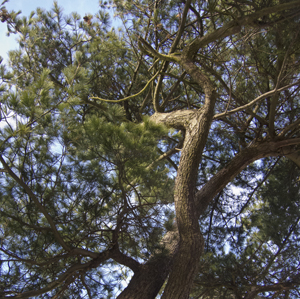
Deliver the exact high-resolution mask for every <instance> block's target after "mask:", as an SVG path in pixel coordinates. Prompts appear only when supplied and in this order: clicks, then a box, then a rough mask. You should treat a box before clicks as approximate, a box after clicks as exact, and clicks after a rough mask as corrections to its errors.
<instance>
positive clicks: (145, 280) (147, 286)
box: [117, 256, 172, 299]
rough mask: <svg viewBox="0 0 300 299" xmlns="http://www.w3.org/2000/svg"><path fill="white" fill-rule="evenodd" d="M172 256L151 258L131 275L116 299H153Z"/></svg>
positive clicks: (162, 281)
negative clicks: (127, 283)
mask: <svg viewBox="0 0 300 299" xmlns="http://www.w3.org/2000/svg"><path fill="white" fill-rule="evenodd" d="M171 262H172V256H161V257H155V258H152V259H151V260H150V261H149V262H147V263H146V264H145V265H142V267H141V268H140V269H139V270H138V271H137V272H136V273H135V274H134V275H133V277H132V279H131V280H130V283H129V285H128V286H127V287H126V289H125V290H124V291H123V292H122V293H121V294H120V295H119V296H118V297H117V298H118V299H141V298H143V299H154V298H155V297H156V295H157V294H158V292H159V290H160V289H161V287H162V286H163V284H164V282H165V281H166V279H167V277H168V275H169V272H170V269H171Z"/></svg>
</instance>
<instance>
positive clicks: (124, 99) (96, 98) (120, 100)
mask: <svg viewBox="0 0 300 299" xmlns="http://www.w3.org/2000/svg"><path fill="white" fill-rule="evenodd" d="M158 75H159V72H157V73H156V74H155V75H154V76H153V77H152V78H151V79H150V80H149V81H148V82H147V84H146V85H145V87H144V88H143V89H142V90H141V91H139V92H138V93H136V94H133V95H131V96H128V97H125V98H123V99H119V100H108V99H102V98H98V97H89V98H90V99H95V100H99V101H102V102H108V103H120V102H123V101H127V100H130V99H133V98H135V97H137V96H139V95H140V94H142V93H143V92H144V91H145V90H146V89H147V87H148V86H149V85H150V83H151V82H152V81H153V80H154V79H155V78H156V77H157V76H158Z"/></svg>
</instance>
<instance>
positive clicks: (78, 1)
mask: <svg viewBox="0 0 300 299" xmlns="http://www.w3.org/2000/svg"><path fill="white" fill-rule="evenodd" d="M2 1H3V0H0V4H1V3H2ZM57 3H58V5H59V6H60V7H62V8H63V9H64V13H65V14H70V13H71V12H73V11H76V12H77V13H78V14H79V15H80V16H82V17H83V16H85V15H87V14H92V15H94V14H95V13H97V12H98V11H99V1H98V0H57ZM5 7H6V9H7V10H8V11H10V10H14V11H19V10H21V11H22V14H21V15H22V16H26V17H28V16H29V14H30V13H31V12H32V11H34V10H36V8H37V7H40V8H44V9H46V10H49V9H51V8H52V7H53V0H9V2H8V3H5ZM6 32H7V27H6V24H5V23H1V22H0V56H1V57H2V58H4V60H5V61H6V60H7V57H8V55H7V52H8V51H9V50H13V49H16V48H17V43H16V38H17V36H16V35H10V36H9V37H7V35H6Z"/></svg>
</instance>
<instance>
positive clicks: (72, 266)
mask: <svg viewBox="0 0 300 299" xmlns="http://www.w3.org/2000/svg"><path fill="white" fill-rule="evenodd" d="M5 2H6V1H4V2H3V3H2V4H1V7H0V12H1V15H0V17H2V18H3V17H5V22H6V24H7V26H8V32H9V33H10V34H12V33H18V38H19V40H18V42H19V46H20V47H19V49H18V50H12V51H10V53H9V66H5V65H4V64H3V61H2V60H1V62H0V101H1V110H0V113H1V115H0V154H1V161H0V164H1V169H0V297H1V298H2V297H3V298H9V297H13V296H18V295H19V294H21V296H22V294H25V295H26V296H29V297H30V298H88V297H89V298H100V297H101V296H102V297H105V298H115V297H116V296H117V293H119V292H120V291H122V290H123V289H124V285H125V282H126V283H127V282H128V281H129V279H130V277H131V276H132V272H131V270H134V269H135V267H136V264H139V265H140V268H139V271H141V272H138V271H137V273H139V274H140V273H142V270H140V269H144V268H145V269H146V266H145V267H144V265H149V264H148V263H147V262H148V261H150V262H152V259H155V258H156V257H157V256H158V257H160V258H161V256H160V255H159V253H161V252H163V253H164V252H165V251H164V250H163V249H164V248H163V244H162V242H161V241H162V238H163V237H164V236H165V235H166V233H170V232H172V231H173V232H174V231H175V227H174V223H175V222H176V215H175V211H174V203H173V195H174V193H173V189H174V184H175V176H176V171H177V169H178V167H179V165H180V153H181V151H182V150H183V149H182V148H183V146H185V145H186V143H185V144H184V145H183V140H184V138H187V137H186V136H187V135H188V134H186V132H185V130H184V129H183V128H182V125H180V126H175V128H167V127H166V126H164V125H162V124H158V123H155V122H153V119H152V118H151V116H152V115H153V114H154V113H155V112H164V113H165V115H167V113H170V114H171V113H173V112H184V113H185V112H186V111H187V110H190V111H193V112H195V111H198V109H201V108H202V107H203V106H204V103H205V97H206V95H205V90H204V89H205V88H204V87H203V86H204V85H203V84H202V83H201V84H200V83H199V80H198V81H197V80H196V79H195V76H192V75H191V74H189V73H188V72H187V71H186V69H184V68H183V67H182V65H180V64H176V63H175V62H169V61H167V62H166V61H163V60H160V59H157V58H156V57H154V56H155V55H145V54H143V53H142V52H141V50H140V49H139V47H138V37H139V36H142V37H143V39H144V40H145V41H146V42H147V43H148V46H150V47H152V48H153V51H157V52H158V53H160V54H170V53H173V54H174V53H176V57H180V54H181V53H182V51H183V50H184V49H186V47H187V45H190V44H191V43H193V42H194V41H195V40H197V39H199V37H202V36H204V37H205V36H208V35H209V34H211V33H214V32H216V31H217V30H218V28H221V27H222V26H224V25H226V24H227V23H228V22H231V21H236V20H241V19H243V18H246V17H247V16H251V15H252V14H254V13H256V12H259V11H261V9H266V8H269V7H272V6H275V5H278V4H280V3H283V1H275V0H274V1H252V2H250V1H237V2H236V1H235V2H233V1H231V2H228V1H223V0H220V1H208V2H207V1H202V0H197V1H192V2H191V5H190V7H189V13H188V14H187V16H186V25H185V26H183V27H182V30H183V32H182V34H181V35H180V36H179V39H178V42H176V40H177V36H178V30H179V28H181V27H180V26H181V22H182V14H183V9H184V7H185V5H184V2H182V1H177V0H176V1H173V0H172V1H148V0H145V1H132V0H130V1H100V8H101V10H100V11H99V12H97V13H95V15H93V16H92V15H89V16H86V17H87V18H84V19H82V18H81V16H80V15H78V14H77V13H73V14H71V15H70V16H64V15H63V13H62V8H60V7H59V6H58V4H57V2H54V6H53V9H52V10H50V11H45V10H43V9H40V8H38V9H37V10H36V11H35V12H32V13H31V14H30V16H29V17H28V18H26V17H22V18H21V17H20V13H16V12H7V11H6V9H5V7H4V4H5ZM287 3H289V1H287ZM297 9H298V8H297ZM111 11H113V12H114V14H115V16H117V17H118V18H119V20H120V21H121V22H122V24H123V28H122V29H119V30H117V29H115V28H112V27H111V24H112V22H111V20H110V18H109V15H110V12H111ZM298 15H299V13H298V10H295V12H294V13H293V12H291V11H284V13H282V12H280V13H279V12H278V13H277V12H276V13H271V14H268V15H265V16H263V17H259V18H258V19H257V20H255V21H253V22H251V23H249V24H246V25H245V26H243V27H242V28H241V30H240V32H239V33H237V34H234V35H231V36H226V37H222V38H218V37H217V38H215V39H214V40H213V41H212V42H210V43H208V44H207V45H205V46H203V47H202V48H201V49H200V50H199V51H198V52H197V53H195V55H194V56H193V57H191V58H190V59H193V65H194V66H196V67H197V68H198V69H199V70H200V71H201V74H202V75H205V76H206V78H208V79H209V80H211V81H212V82H213V83H214V88H215V92H216V94H217V100H216V104H215V109H214V110H215V115H216V117H215V118H214V119H213V122H212V125H211V127H210V132H209V136H208V139H207V140H206V146H205V149H204V152H203V156H202V161H201V165H200V167H199V171H198V174H197V188H198V189H199V190H200V189H201V188H202V187H204V186H205V185H206V184H207V183H209V182H210V180H211V178H212V177H213V176H214V175H216V174H218V173H220V171H221V170H222V169H225V168H226V167H227V166H226V165H228V163H230V161H232V160H233V159H234V158H235V157H237V156H238V155H239V154H241V153H242V152H243V150H245V149H248V148H250V147H251V146H252V145H253V144H255V145H257V146H259V145H260V144H263V143H264V142H269V141H270V140H272V141H273V142H274V143H276V142H283V141H284V140H285V138H286V139H293V140H298V139H297V138H299V120H298V118H299V117H298V116H299V109H300V106H299V103H300V102H299V87H298V85H299V82H298V81H297V80H299V55H300V40H299V38H300V35H299V34H298V33H299V29H298V27H299V19H298ZM270 24H271V25H272V26H270ZM158 72H159V75H158V76H157V77H155V79H153V80H152V81H151V83H150V84H148V85H146V84H147V83H148V82H149V80H150V79H151V78H153V76H154V75H155V74H157V73H158ZM289 84H290V86H289V87H288V88H285V90H284V91H282V92H280V93H277V94H275V95H271V96H265V97H262V99H261V100H259V101H257V102H256V103H255V105H252V106H251V107H250V108H249V107H248V108H245V109H242V110H240V111H238V112H235V113H228V114H227V115H223V116H222V117H220V114H222V113H224V112H230V111H232V110H233V109H236V108H239V107H241V106H244V105H245V104H249V103H251V101H253V100H254V99H255V98H256V97H258V96H261V95H262V94H264V93H266V92H269V91H270V90H272V89H274V88H275V87H277V88H281V87H283V86H286V85H289ZM145 86H146V88H145ZM144 88H145V90H144ZM140 91H142V92H140ZM136 94H138V96H136V97H133V98H130V99H129V100H125V101H123V100H122V99H124V98H126V97H129V96H132V95H136ZM99 99H106V100H108V101H109V102H105V101H101V100H99ZM114 101H115V103H114ZM170 114H169V117H170ZM286 128H288V130H287V131H286V132H284V130H285V129H286ZM280 132H281V133H282V132H283V133H284V134H283V133H282V134H281V135H279V133H280ZM195 138H196V137H195ZM185 141H186V140H185ZM289 150H290V151H291V152H289V151H288V154H290V153H291V154H295V153H297V150H299V145H298V148H297V147H294V144H293V146H291V147H290V148H289ZM170 152H171V153H170ZM282 155H283V152H279V151H278V156H282ZM262 156H263V155H262ZM251 162H252V161H251ZM245 163H246V162H245ZM245 165H246V164H245ZM193 175H195V174H194V173H193ZM204 200H205V199H204ZM299 219H300V217H299V168H298V166H296V164H293V163H292V162H290V161H289V160H287V159H286V158H283V157H281V158H280V159H279V158H263V159H261V160H259V161H256V162H253V163H252V164H250V165H248V167H247V168H245V169H244V170H243V171H242V172H241V173H239V174H236V175H235V177H234V178H233V179H231V183H230V184H228V185H227V186H226V187H224V188H223V190H222V191H221V192H220V193H219V194H218V195H217V196H216V197H215V198H214V199H213V200H212V201H211V202H210V205H209V207H208V208H207V209H206V211H205V212H203V213H202V214H201V215H200V218H199V224H200V229H201V232H202V233H203V236H204V239H205V253H204V254H203V256H202V258H201V261H200V263H199V271H198V274H197V276H196V278H195V281H194V286H193V289H192V290H191V298H233V296H235V298H247V297H246V296H248V295H249V294H250V293H251V292H252V291H253V288H254V289H255V290H257V292H256V294H260V295H261V296H263V298H275V297H276V296H277V297H276V298H288V297H287V296H289V298H298V297H299V296H298V295H299V259H300V256H299V248H298V247H299V237H298V236H299V233H300V231H299V229H300V226H299ZM163 258H166V260H167V255H163ZM143 267H144V268H143ZM130 269H131V270H130ZM157 270H158V271H159V267H157ZM166 271H167V270H166ZM147 278H148V277H147ZM151 279H152V278H151V277H149V281H151ZM274 286H275V287H278V286H279V287H278V288H277V289H276V290H274ZM264 287H269V289H268V290H267V291H266V290H265V289H264ZM272 287H273V289H272ZM29 292H32V293H29ZM28 294H29V295H28ZM25 295H24V296H25ZM284 296H285V297H284ZM297 296H298V297H297Z"/></svg>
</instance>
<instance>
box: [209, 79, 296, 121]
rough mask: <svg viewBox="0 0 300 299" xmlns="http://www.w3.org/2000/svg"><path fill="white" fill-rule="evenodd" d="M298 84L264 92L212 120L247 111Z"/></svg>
mask: <svg viewBox="0 0 300 299" xmlns="http://www.w3.org/2000/svg"><path fill="white" fill-rule="evenodd" d="M299 82H300V80H299V81H297V82H295V83H292V84H288V85H286V86H284V87H281V88H278V89H273V90H271V91H268V92H266V93H264V94H262V95H260V96H258V97H257V98H256V99H254V100H253V101H251V102H249V103H247V104H245V105H243V106H240V107H238V108H235V109H232V110H230V111H228V112H223V113H219V114H216V115H215V116H214V118H213V119H214V120H216V119H220V118H221V117H223V116H227V115H230V114H233V113H236V112H239V111H242V110H245V109H247V108H250V107H251V106H252V105H254V104H255V103H256V102H259V101H260V100H262V99H265V98H267V97H269V96H272V95H274V94H275V93H277V92H280V91H283V90H285V89H288V88H290V87H292V86H295V85H297V84H298V83H299Z"/></svg>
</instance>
